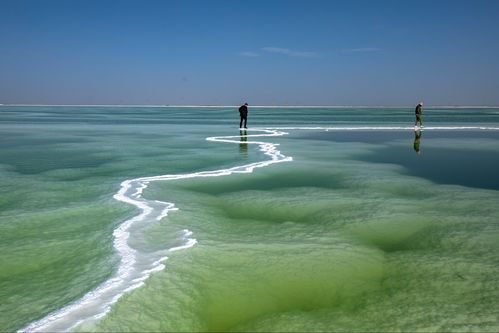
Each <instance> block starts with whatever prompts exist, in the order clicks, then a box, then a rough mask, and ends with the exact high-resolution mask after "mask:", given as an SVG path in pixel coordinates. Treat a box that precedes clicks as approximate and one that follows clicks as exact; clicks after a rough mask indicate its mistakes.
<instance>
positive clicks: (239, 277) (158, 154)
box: [0, 107, 499, 331]
mask: <svg viewBox="0 0 499 333" xmlns="http://www.w3.org/2000/svg"><path fill="white" fill-rule="evenodd" d="M5 109H6V107H3V108H2V109H1V111H2V112H5V111H6V110H5ZM7 111H8V112H6V113H0V115H1V116H2V118H0V120H1V122H0V124H1V125H0V126H2V133H6V132H5V131H6V130H8V131H9V135H5V136H7V137H9V138H11V141H10V143H9V144H5V145H2V148H1V149H2V154H3V155H5V156H8V157H9V158H8V159H6V160H4V161H3V162H2V163H3V164H2V169H1V170H2V186H1V191H2V197H1V200H2V201H1V202H0V203H1V205H0V207H1V211H0V218H1V224H0V228H1V233H0V235H1V236H0V237H1V238H2V242H1V243H0V244H1V246H2V252H1V253H2V254H1V260H2V261H1V263H2V265H1V273H2V275H1V280H0V283H1V286H2V288H1V289H0V290H1V293H2V295H1V296H2V302H1V305H0V306H1V307H2V309H1V310H2V311H0V325H1V326H0V328H1V329H2V330H15V329H20V328H22V327H25V325H27V324H29V323H30V322H32V321H34V320H36V319H39V318H42V317H43V316H45V315H46V314H48V313H50V312H51V311H55V310H57V309H59V308H61V307H63V306H64V305H66V304H67V303H68V302H71V301H77V300H78V299H79V298H80V297H81V296H82V295H83V294H85V293H86V292H88V291H90V290H92V289H93V288H95V287H96V286H98V285H99V284H100V283H102V282H103V281H106V279H108V278H109V277H110V276H113V274H114V273H115V271H116V269H117V267H118V264H119V258H117V255H116V252H115V251H114V249H113V246H112V241H113V237H112V232H113V230H114V229H115V228H116V227H117V225H119V223H120V222H122V221H124V220H125V219H127V218H130V217H132V216H134V215H136V214H137V212H136V211H135V210H134V209H133V207H131V206H127V205H125V204H122V203H119V202H117V201H115V200H113V199H112V196H113V194H114V193H116V192H117V191H118V189H119V184H120V182H121V181H123V180H125V179H130V178H134V177H141V176H154V175H161V174H167V173H189V172H197V171H206V170H217V169H222V168H227V167H233V166H237V165H243V164H248V163H252V162H258V161H262V160H265V159H266V158H267V157H266V156H264V155H263V154H262V153H261V152H259V151H258V147H257V146H256V145H255V146H252V145H249V146H248V147H245V148H247V149H241V143H221V142H207V141H205V138H206V137H208V136H222V135H238V134H239V131H238V130H237V124H236V123H237V120H238V119H237V117H236V116H237V114H236V113H237V110H235V109H234V110H232V109H230V108H229V109H202V108H200V109H195V108H194V109H192V108H189V109H180V108H179V109H168V108H143V109H134V108H115V109H112V108H84V109H71V108H69V109H65V108H52V109H50V108H49V109H45V108H44V109H42V108H40V109H38V108H31V109H29V110H26V109H22V108H21V109H20V108H10V109H8V110H7ZM35 111H36V112H35ZM451 111H452V110H432V115H428V117H426V118H425V120H426V121H427V123H428V126H430V125H431V121H433V122H434V124H438V126H446V125H448V124H449V123H450V122H452V123H453V125H456V124H457V126H461V125H462V126H467V125H470V124H471V125H480V126H482V125H484V123H485V124H486V126H490V127H494V126H497V123H498V120H499V119H498V118H497V116H495V113H494V112H497V110H494V109H485V110H455V115H454V114H453V115H452V116H449V112H451ZM207 112H210V117H209V118H210V119H212V120H213V119H220V121H218V122H217V121H213V123H212V124H208V125H206V124H202V122H198V121H199V119H200V118H202V117H203V116H204V115H205V114H206V113H207ZM460 112H461V113H463V114H465V115H466V117H465V118H466V119H467V122H466V123H464V122H463V121H462V120H461V119H462V118H463V117H461V116H462V115H461V114H460ZM280 113H282V114H286V117H280V116H279V114H280ZM76 115H77V116H76ZM475 115H476V117H475V118H473V117H472V116H475ZM411 117H412V109H411V110H409V109H407V110H403V109H400V110H397V109H385V110H382V109H279V108H277V109H258V110H257V109H254V108H253V109H252V108H250V118H249V125H250V130H249V131H248V134H249V135H251V134H257V133H256V131H255V132H253V133H252V132H251V126H255V124H256V125H258V126H265V127H284V126H288V127H304V126H308V125H311V126H313V127H328V126H370V125H373V124H375V123H376V126H379V125H380V124H379V123H381V124H382V125H393V126H398V127H403V126H406V125H407V124H406V123H405V122H406V121H407V122H408V124H409V125H410V124H411V121H412V118H411ZM432 117H433V118H432ZM231 118H234V119H233V120H234V121H230V120H231ZM282 118H286V119H287V123H286V124H282V123H278V122H277V121H279V119H282ZM389 119H392V121H391V122H390V121H389ZM484 119H485V120H484ZM234 124H236V126H234ZM4 130H5V131H4ZM286 131H287V132H288V133H289V135H286V136H282V137H271V138H259V140H261V141H269V142H274V143H278V144H279V146H278V148H279V150H280V151H281V152H282V153H283V154H285V155H286V156H292V157H293V161H292V162H287V163H279V164H275V165H271V166H269V167H265V168H259V169H255V171H254V172H253V173H247V174H232V175H228V176H221V177H206V178H192V179H180V180H173V181H157V182H153V183H150V184H149V187H148V188H147V189H146V190H145V191H144V197H146V198H148V199H150V200H160V201H165V202H174V203H175V205H176V207H178V208H179V210H178V211H174V212H171V213H169V215H168V216H167V217H165V218H163V219H161V220H160V221H158V222H157V223H153V224H151V225H149V226H148V227H147V228H145V229H144V230H142V231H141V232H140V233H137V234H133V235H132V237H131V239H130V242H131V244H132V245H133V246H134V247H135V248H137V249H138V250H139V251H141V253H144V254H147V253H152V252H154V251H158V250H161V249H163V248H165V247H167V248H168V247H171V246H174V245H180V244H181V242H180V241H181V240H180V239H179V238H178V233H179V232H181V231H182V230H184V229H189V230H191V231H193V237H195V238H196V239H197V241H198V244H196V245H195V246H194V247H192V248H190V249H186V250H181V251H175V252H171V253H169V254H168V257H169V259H168V260H167V261H166V262H165V265H166V268H165V269H164V270H162V271H159V272H156V273H154V274H152V275H151V277H150V278H149V279H148V280H146V281H145V285H144V286H142V287H141V288H138V289H135V290H133V291H132V292H130V293H127V294H126V295H125V296H123V297H122V298H121V299H120V300H119V301H118V302H117V303H115V304H114V305H113V306H112V308H111V311H110V312H109V313H108V314H107V315H106V316H104V317H103V318H102V319H100V320H98V321H86V322H84V323H83V324H82V325H80V326H78V327H76V328H75V329H76V330H80V331H497V330H498V329H499V318H498V317H497V313H499V308H498V304H497V299H498V297H499V290H498V288H497V285H498V283H499V281H498V280H499V274H498V273H499V265H498V264H499V245H498V244H499V243H498V242H497V239H499V209H498V208H497V202H498V199H499V192H498V191H497V190H496V189H494V188H493V187H492V186H481V185H480V184H482V178H480V179H479V180H480V181H478V182H474V183H473V184H471V183H469V182H468V183H466V182H464V181H458V180H459V179H460V178H462V177H467V178H470V179H471V178H473V177H474V176H473V173H474V172H475V170H474V168H473V167H472V165H468V164H466V163H460V164H459V165H456V163H454V165H453V166H452V165H451V166H449V165H446V166H443V167H440V168H441V169H442V170H443V171H442V176H441V177H438V175H439V173H438V172H431V173H430V172H428V171H425V172H420V169H421V168H422V169H425V168H427V166H426V163H428V164H431V159H430V158H432V154H430V153H429V152H432V151H434V152H436V153H437V154H436V155H435V156H436V157H435V159H437V157H438V156H437V155H439V156H440V155H442V154H438V152H439V151H440V152H441V151H445V152H446V154H451V153H452V155H451V156H452V158H454V159H455V158H457V157H456V156H460V155H459V154H461V155H466V154H468V155H467V156H473V158H474V159H476V160H477V161H476V163H478V164H479V163H481V162H482V161H483V163H484V164H486V165H481V166H480V167H481V168H482V169H483V170H488V169H487V168H489V167H490V165H491V164H492V165H493V164H494V163H495V161H496V159H497V154H498V151H497V148H496V147H498V145H497V144H498V143H499V140H498V139H499V136H498V133H499V131H489V132H484V131H478V133H479V134H476V133H475V132H473V133H471V132H466V135H456V131H459V130H454V131H452V132H450V131H443V130H427V131H424V132H423V136H422V138H421V143H420V147H421V154H419V155H418V154H416V152H415V151H414V147H413V140H414V133H413V131H411V130H405V129H404V130H398V131H383V130H376V131H374V130H366V131H364V132H362V131H361V132H362V133H360V132H359V131H355V133H354V132H351V133H350V132H348V133H345V132H339V131H328V132H325V131H324V130H319V129H317V130H299V129H295V130H286ZM15 133H17V134H19V136H17V137H15V136H14V134H15ZM321 133H322V134H321ZM349 135H353V138H352V137H349ZM16 138H17V139H16ZM247 140H248V141H250V140H251V138H248V139H247ZM2 142H5V141H2ZM242 144H244V143H242ZM35 145H37V147H36V148H35ZM35 150H36V153H35V152H34V151H35ZM40 151H44V152H46V154H41V153H40ZM16 152H19V154H17V155H16ZM51 154H52V155H51ZM50 156H53V157H54V158H50ZM66 156H67V158H65V157H66ZM446 156H447V155H446ZM449 156H450V155H449ZM477 156H478V157H477ZM480 156H482V157H483V156H485V158H480ZM414 158H419V160H414ZM422 159H424V160H422ZM420 162H422V163H425V165H421V163H420ZM444 162H445V159H444V160H442V159H440V160H439V161H436V162H435V163H436V164H435V165H439V166H441V165H442V163H444ZM417 163H419V164H417ZM418 165H421V168H420V169H418V168H417V166H418ZM450 167H453V169H452V175H454V177H451V178H449V177H448V175H444V174H443V173H444V172H445V170H446V168H450ZM425 170H426V169H425ZM455 175H458V176H455ZM456 179H457V180H456ZM475 179H478V178H477V177H475ZM494 181H496V180H495V179H491V180H490V184H492V183H494ZM132 233H133V232H132Z"/></svg>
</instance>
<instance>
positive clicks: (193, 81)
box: [0, 0, 499, 106]
mask: <svg viewBox="0 0 499 333" xmlns="http://www.w3.org/2000/svg"><path fill="white" fill-rule="evenodd" d="M419 100H423V101H425V102H426V104H427V105H499V1H498V0H491V1H487V0H470V1H459V0H449V1H444V0H441V1H438V0H432V1H424V0H423V1H422V0H418V1H410V0H407V1H399V0H393V1H374V0H366V1H334V0H324V1H321V0H303V1H293V0H282V1H278V0H263V1H259V0H227V1H217V0H212V1H210V0H199V1H189V0H183V1H168V0H164V1H152V0H143V1H139V0H137V1H111V0H45V1H41V0H33V1H23V0H12V1H11V0H0V103H4V104H7V103H27V104H170V105H237V104H239V103H242V102H245V101H247V102H248V103H250V105H411V106H412V105H414V104H416V103H417V102H418V101H419Z"/></svg>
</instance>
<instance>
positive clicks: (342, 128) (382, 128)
mask: <svg viewBox="0 0 499 333" xmlns="http://www.w3.org/2000/svg"><path fill="white" fill-rule="evenodd" d="M266 129H269V128H266ZM272 129H273V130H321V131H394V130H395V131H407V130H411V131H414V126H333V127H272ZM422 130H423V131H428V130H430V131H432V130H444V131H445V130H491V131H497V130H499V127H497V126H428V127H426V126H423V128H422Z"/></svg>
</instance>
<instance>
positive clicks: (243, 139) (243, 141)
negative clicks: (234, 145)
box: [239, 130, 248, 155]
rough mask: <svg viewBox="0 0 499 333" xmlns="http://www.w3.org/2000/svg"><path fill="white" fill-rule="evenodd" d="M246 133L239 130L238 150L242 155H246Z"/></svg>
mask: <svg viewBox="0 0 499 333" xmlns="http://www.w3.org/2000/svg"><path fill="white" fill-rule="evenodd" d="M246 134H247V133H246V130H240V131H239V136H240V139H239V152H240V153H241V154H243V155H248V143H247V142H246V141H247V140H248V137H247V136H246Z"/></svg>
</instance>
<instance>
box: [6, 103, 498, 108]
mask: <svg viewBox="0 0 499 333" xmlns="http://www.w3.org/2000/svg"><path fill="white" fill-rule="evenodd" d="M0 106H53V107H64V106H66V107H122V108H134V107H145V108H237V107H239V105H153V104H152V105H151V104H144V105H139V104H137V105H135V104H130V105H128V104H0ZM250 107H252V108H267V109H276V108H307V109H356V108H366V109H369V108H370V109H379V108H386V109H397V108H412V107H413V105H397V106H386V105H277V106H276V105H250ZM425 108H427V109H497V108H499V105H498V106H489V105H428V106H425Z"/></svg>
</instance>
